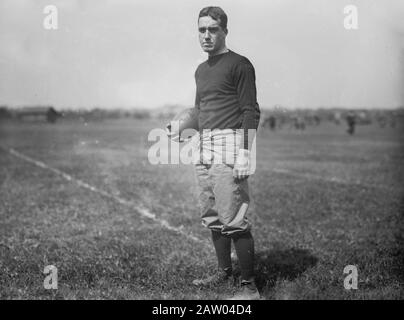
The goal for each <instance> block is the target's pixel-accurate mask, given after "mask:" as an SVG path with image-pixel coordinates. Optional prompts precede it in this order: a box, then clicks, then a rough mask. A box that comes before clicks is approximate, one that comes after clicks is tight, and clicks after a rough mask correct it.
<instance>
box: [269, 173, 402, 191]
mask: <svg viewBox="0 0 404 320" xmlns="http://www.w3.org/2000/svg"><path fill="white" fill-rule="evenodd" d="M272 171H273V172H276V173H283V174H288V175H291V176H295V177H300V178H305V179H310V180H323V181H327V182H334V183H340V184H345V185H350V186H352V185H356V186H361V187H366V188H376V189H382V190H386V191H390V192H391V191H393V190H394V189H392V188H389V187H386V186H376V185H370V184H364V183H362V182H359V181H347V180H343V179H340V178H337V177H322V176H318V175H315V174H311V173H298V172H294V171H291V170H288V169H281V168H274V169H273V170H272Z"/></svg>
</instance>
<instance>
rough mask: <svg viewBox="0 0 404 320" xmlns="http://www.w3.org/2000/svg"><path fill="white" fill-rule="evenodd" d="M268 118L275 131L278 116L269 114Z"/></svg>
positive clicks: (270, 127)
mask: <svg viewBox="0 0 404 320" xmlns="http://www.w3.org/2000/svg"><path fill="white" fill-rule="evenodd" d="M267 120H268V125H269V129H271V130H272V131H274V130H275V129H276V117H275V116H269V118H268V119H267Z"/></svg>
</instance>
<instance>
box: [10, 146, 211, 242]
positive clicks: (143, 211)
mask: <svg viewBox="0 0 404 320" xmlns="http://www.w3.org/2000/svg"><path fill="white" fill-rule="evenodd" d="M7 151H8V152H9V153H10V154H12V155H13V156H15V157H17V158H19V159H22V160H25V161H27V162H29V163H32V164H34V165H36V166H38V167H40V168H43V169H46V170H49V171H52V172H53V173H56V174H57V175H60V176H62V177H63V178H64V179H66V180H67V181H70V182H75V183H76V184H77V185H79V186H80V187H83V188H85V189H88V190H91V191H92V192H94V193H98V194H100V195H102V196H104V197H107V198H109V199H112V200H114V201H116V202H118V203H120V204H122V205H124V206H126V207H129V208H132V209H135V210H136V211H138V212H139V213H140V214H141V215H142V216H144V217H146V218H149V219H151V220H153V221H155V222H157V223H158V224H160V225H161V226H163V227H164V228H166V229H168V230H171V231H174V232H176V233H179V234H181V235H183V236H185V237H187V238H189V239H191V240H193V241H195V242H199V243H202V244H204V245H205V242H204V241H202V240H201V239H199V238H197V237H195V236H193V235H192V234H189V233H187V232H185V231H184V230H183V226H181V227H174V226H172V225H170V224H169V223H168V221H167V220H164V219H160V218H157V217H156V215H155V214H154V213H152V212H150V210H149V209H147V208H145V207H144V206H142V205H140V206H139V205H137V204H135V203H134V202H132V201H128V200H125V199H123V198H120V197H118V196H114V195H112V194H110V193H108V192H105V191H104V190H101V189H98V188H97V187H94V186H92V185H89V184H88V183H86V182H84V181H82V180H80V179H77V178H75V177H73V176H71V175H70V174H67V173H65V172H63V171H61V170H59V169H56V168H52V167H50V166H48V165H47V164H46V163H44V162H42V161H38V160H35V159H33V158H30V157H28V156H26V155H24V154H22V153H21V152H18V151H16V150H14V149H13V148H8V149H7Z"/></svg>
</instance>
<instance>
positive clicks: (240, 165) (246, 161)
mask: <svg viewBox="0 0 404 320" xmlns="http://www.w3.org/2000/svg"><path fill="white" fill-rule="evenodd" d="M249 175H250V151H249V150H246V149H240V150H239V153H238V155H237V158H236V163H235V164H234V168H233V177H234V178H236V179H239V180H244V179H247V178H248V176H249Z"/></svg>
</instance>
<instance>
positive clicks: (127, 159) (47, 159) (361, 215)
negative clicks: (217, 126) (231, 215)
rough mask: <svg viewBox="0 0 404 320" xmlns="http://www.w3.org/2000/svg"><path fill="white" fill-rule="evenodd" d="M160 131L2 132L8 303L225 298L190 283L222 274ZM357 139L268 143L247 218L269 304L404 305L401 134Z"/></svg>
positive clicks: (369, 129)
mask: <svg viewBox="0 0 404 320" xmlns="http://www.w3.org/2000/svg"><path fill="white" fill-rule="evenodd" d="M161 125H162V123H160V122H158V121H151V120H150V121H136V120H111V121H105V122H101V123H88V124H84V123H79V122H77V123H69V122H60V123H58V124H56V125H49V124H35V123H26V124H18V123H14V124H13V123H0V298H1V299H220V298H223V297H225V296H226V295H227V294H229V293H231V292H232V290H233V288H232V287H230V286H228V287H222V288H219V289H214V288H212V289H206V290H198V289H195V288H194V287H193V286H192V284H191V282H192V280H193V279H194V278H196V277H201V276H203V275H206V274H208V273H210V272H212V271H213V270H215V268H216V258H215V254H214V251H213V249H212V247H211V244H210V243H209V239H210V232H209V231H208V230H206V229H204V228H203V227H202V226H201V224H200V219H199V217H198V208H197V207H196V203H197V198H196V186H195V177H194V173H193V168H192V166H191V165H180V166H177V165H158V166H155V165H150V164H149V162H148V160H147V150H148V148H149V146H150V145H151V144H152V142H148V141H147V133H148V132H149V130H150V129H152V128H154V127H159V126H161ZM357 129H358V130H357V134H356V135H354V136H348V135H347V134H346V132H345V126H343V125H341V126H336V125H334V124H322V125H320V126H319V127H309V128H308V129H307V130H306V131H305V132H301V133H300V132H296V131H293V130H287V129H284V130H282V131H279V132H275V133H273V132H269V131H261V132H259V138H258V142H257V172H256V174H255V175H254V176H252V177H250V178H249V181H250V186H251V196H252V198H253V203H252V206H251V210H250V213H249V217H250V219H251V221H252V223H253V226H254V227H253V234H254V237H255V242H256V261H257V267H256V269H257V278H258V285H259V289H260V291H261V293H262V295H263V297H264V298H265V299H403V297H404V294H403V279H404V226H403V214H404V201H403V200H404V184H403V181H404V167H403V161H404V141H403V139H402V137H403V133H404V128H403V127H397V128H394V129H392V128H384V129H381V128H378V127H377V126H360V127H358V128H357ZM9 148H13V149H14V150H16V151H18V152H20V153H21V154H23V155H25V156H28V157H30V158H32V159H35V160H37V161H41V162H43V163H45V164H46V165H48V166H49V167H52V168H55V169H58V170H60V171H61V172H64V173H67V174H69V175H71V176H72V177H74V178H76V179H80V181H83V182H85V183H87V184H88V185H91V186H94V187H96V188H97V189H96V190H102V191H103V192H106V193H108V195H110V196H105V195H103V194H101V193H99V192H94V191H92V190H90V189H89V188H85V187H84V188H83V187H82V186H80V185H78V184H77V182H75V181H74V180H70V181H68V180H67V179H66V178H64V177H63V176H61V175H60V174H57V173H55V172H54V171H51V170H49V169H46V168H41V167H38V166H36V165H34V164H32V163H30V162H27V161H25V160H23V159H21V158H18V157H16V156H15V155H13V154H11V153H10V152H9V151H8V150H9ZM117 199H118V200H119V199H124V200H127V201H129V202H128V203H126V204H125V203H122V202H119V201H118V200H117ZM142 207H143V208H146V209H147V210H148V211H149V212H150V213H151V214H154V215H155V216H154V217H155V218H148V217H147V216H145V215H144V214H143V215H142V214H141V212H140V209H139V208H142ZM161 221H165V222H164V223H168V224H169V225H170V226H173V227H175V228H177V229H176V230H181V232H182V233H178V232H176V230H170V229H169V228H167V227H166V226H167V225H164V223H161ZM187 235H191V236H193V237H195V238H197V239H199V240H195V239H193V238H191V236H187ZM50 264H52V265H55V266H56V267H57V268H58V280H59V281H58V289H57V290H46V289H44V287H43V281H44V278H45V275H44V274H43V270H44V267H45V266H46V265H50ZM346 265H355V266H357V268H358V275H359V284H358V289H357V290H346V289H344V285H343V282H344V278H345V276H346V275H345V274H344V273H343V270H344V267H345V266H346Z"/></svg>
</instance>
